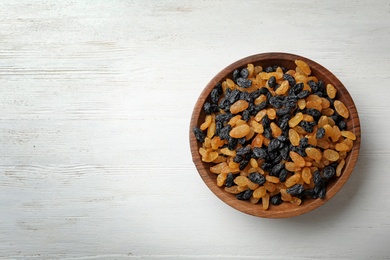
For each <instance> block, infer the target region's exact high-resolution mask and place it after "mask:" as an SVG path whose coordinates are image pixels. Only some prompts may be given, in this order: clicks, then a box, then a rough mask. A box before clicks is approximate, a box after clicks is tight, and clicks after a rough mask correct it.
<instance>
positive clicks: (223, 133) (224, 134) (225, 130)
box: [219, 124, 232, 140]
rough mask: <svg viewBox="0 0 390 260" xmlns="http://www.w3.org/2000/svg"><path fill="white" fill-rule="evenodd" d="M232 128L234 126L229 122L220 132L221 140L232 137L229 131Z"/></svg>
mask: <svg viewBox="0 0 390 260" xmlns="http://www.w3.org/2000/svg"><path fill="white" fill-rule="evenodd" d="M231 130H232V126H231V125H229V124H228V125H226V126H225V127H223V128H222V129H221V131H220V132H219V138H221V140H229V138H230V136H229V133H230V131H231Z"/></svg>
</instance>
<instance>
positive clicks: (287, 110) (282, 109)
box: [276, 107, 291, 117]
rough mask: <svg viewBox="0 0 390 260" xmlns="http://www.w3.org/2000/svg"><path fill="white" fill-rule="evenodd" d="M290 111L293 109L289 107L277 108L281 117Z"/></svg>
mask: <svg viewBox="0 0 390 260" xmlns="http://www.w3.org/2000/svg"><path fill="white" fill-rule="evenodd" d="M290 111H291V109H290V108H289V107H283V108H281V109H278V110H276V115H277V116H279V117H280V116H284V115H287V114H289V113H290Z"/></svg>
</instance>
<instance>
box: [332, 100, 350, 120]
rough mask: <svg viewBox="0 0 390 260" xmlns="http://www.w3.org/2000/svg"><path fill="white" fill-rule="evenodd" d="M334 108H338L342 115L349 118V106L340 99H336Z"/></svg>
mask: <svg viewBox="0 0 390 260" xmlns="http://www.w3.org/2000/svg"><path fill="white" fill-rule="evenodd" d="M334 108H335V109H336V111H337V113H338V114H339V115H340V116H342V117H344V118H348V117H349V111H348V108H347V107H346V106H345V105H344V103H343V102H341V101H340V100H335V101H334Z"/></svg>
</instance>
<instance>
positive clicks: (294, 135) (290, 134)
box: [288, 129, 299, 146]
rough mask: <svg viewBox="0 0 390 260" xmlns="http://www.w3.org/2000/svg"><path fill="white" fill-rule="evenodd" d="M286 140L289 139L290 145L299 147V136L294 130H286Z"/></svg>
mask: <svg viewBox="0 0 390 260" xmlns="http://www.w3.org/2000/svg"><path fill="white" fill-rule="evenodd" d="M288 138H289V139H290V142H291V144H292V145H294V146H298V145H299V134H298V133H297V131H295V130H294V129H290V130H288Z"/></svg>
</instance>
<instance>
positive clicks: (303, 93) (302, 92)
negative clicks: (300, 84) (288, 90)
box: [297, 90, 310, 99]
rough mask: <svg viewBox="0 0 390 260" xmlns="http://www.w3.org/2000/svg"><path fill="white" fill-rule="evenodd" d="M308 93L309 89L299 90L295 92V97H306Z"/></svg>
mask: <svg viewBox="0 0 390 260" xmlns="http://www.w3.org/2000/svg"><path fill="white" fill-rule="evenodd" d="M309 95H310V91H309V90H303V91H301V92H299V93H298V94H297V98H298V99H302V98H306V97H308V96H309Z"/></svg>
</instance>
